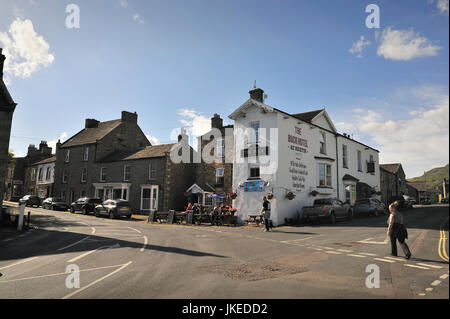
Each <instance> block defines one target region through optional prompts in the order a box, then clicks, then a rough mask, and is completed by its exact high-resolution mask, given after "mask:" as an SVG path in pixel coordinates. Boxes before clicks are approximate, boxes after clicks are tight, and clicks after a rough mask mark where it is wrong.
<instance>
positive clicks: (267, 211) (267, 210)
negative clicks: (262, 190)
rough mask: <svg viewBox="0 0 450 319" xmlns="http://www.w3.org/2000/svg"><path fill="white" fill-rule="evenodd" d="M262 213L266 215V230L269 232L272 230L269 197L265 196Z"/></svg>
mask: <svg viewBox="0 0 450 319" xmlns="http://www.w3.org/2000/svg"><path fill="white" fill-rule="evenodd" d="M261 215H263V216H264V225H265V227H266V228H265V229H264V232H265V233H267V232H268V231H269V230H270V228H271V227H270V226H271V225H270V202H269V201H268V200H267V197H266V196H264V197H263V206H262V208H261Z"/></svg>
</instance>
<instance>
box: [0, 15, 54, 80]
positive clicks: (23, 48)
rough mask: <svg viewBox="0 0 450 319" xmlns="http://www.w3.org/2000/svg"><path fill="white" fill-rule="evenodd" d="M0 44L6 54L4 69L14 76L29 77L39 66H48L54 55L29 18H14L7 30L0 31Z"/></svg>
mask: <svg viewBox="0 0 450 319" xmlns="http://www.w3.org/2000/svg"><path fill="white" fill-rule="evenodd" d="M0 44H1V45H2V46H3V54H4V55H5V56H6V61H5V66H4V71H5V73H8V74H10V75H12V76H15V77H20V78H29V77H30V76H31V75H32V74H33V73H35V72H37V71H38V70H39V69H40V68H41V67H48V66H50V65H51V64H52V63H53V61H54V60H55V57H54V56H53V54H51V53H50V52H49V50H50V45H49V44H48V43H47V42H46V41H45V39H44V38H43V37H42V36H40V35H38V34H37V33H36V32H35V30H34V27H33V23H32V22H31V20H28V19H27V20H22V19H21V18H17V19H16V20H14V21H13V22H12V23H11V25H10V27H9V31H8V32H0Z"/></svg>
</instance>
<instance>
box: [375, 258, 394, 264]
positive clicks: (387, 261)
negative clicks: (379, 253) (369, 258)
mask: <svg viewBox="0 0 450 319" xmlns="http://www.w3.org/2000/svg"><path fill="white" fill-rule="evenodd" d="M374 259H375V260H379V261H384V262H386V263H395V261H393V260H389V259H383V258H374Z"/></svg>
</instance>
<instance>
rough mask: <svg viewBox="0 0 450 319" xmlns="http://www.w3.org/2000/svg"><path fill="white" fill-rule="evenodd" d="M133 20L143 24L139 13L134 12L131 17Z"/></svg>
mask: <svg viewBox="0 0 450 319" xmlns="http://www.w3.org/2000/svg"><path fill="white" fill-rule="evenodd" d="M133 21H137V22H139V23H140V24H144V22H145V21H144V19H143V18H142V17H141V16H140V15H139V13H136V14H135V15H134V17H133Z"/></svg>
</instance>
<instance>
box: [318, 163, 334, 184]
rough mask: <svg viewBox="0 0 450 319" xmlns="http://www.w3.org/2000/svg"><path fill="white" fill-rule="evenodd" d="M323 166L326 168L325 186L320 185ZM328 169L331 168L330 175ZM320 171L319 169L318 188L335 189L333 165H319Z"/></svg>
mask: <svg viewBox="0 0 450 319" xmlns="http://www.w3.org/2000/svg"><path fill="white" fill-rule="evenodd" d="M321 166H325V176H324V177H325V183H324V185H321V184H320V182H321V179H322V176H321V172H320V168H321ZM328 168H329V174H328ZM318 169H319V171H318V174H317V176H318V183H317V185H318V187H333V167H332V165H331V164H328V163H318ZM328 178H329V180H330V183H328Z"/></svg>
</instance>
